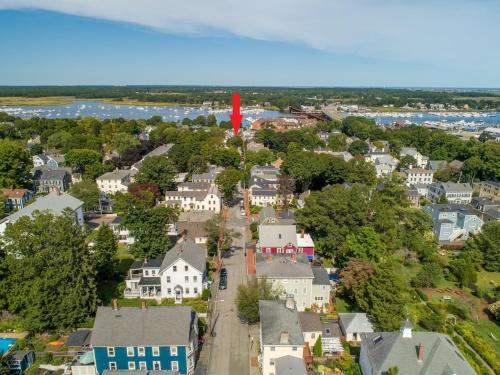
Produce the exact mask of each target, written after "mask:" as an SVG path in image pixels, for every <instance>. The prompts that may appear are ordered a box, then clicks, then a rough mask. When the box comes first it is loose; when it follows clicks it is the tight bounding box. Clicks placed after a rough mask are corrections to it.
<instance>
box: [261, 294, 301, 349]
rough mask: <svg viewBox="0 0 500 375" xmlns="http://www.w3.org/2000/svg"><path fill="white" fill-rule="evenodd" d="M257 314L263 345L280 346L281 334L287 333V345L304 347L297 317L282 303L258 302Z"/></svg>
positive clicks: (295, 313)
mask: <svg viewBox="0 0 500 375" xmlns="http://www.w3.org/2000/svg"><path fill="white" fill-rule="evenodd" d="M259 314H260V327H261V333H262V344H263V345H280V337H281V333H282V332H288V337H289V338H288V344H287V345H297V346H302V345H304V337H303V336H302V329H301V328H300V321H299V315H298V313H297V311H296V310H295V309H294V310H291V309H288V308H287V307H286V306H285V302H284V301H280V300H278V301H259ZM281 345H283V344H281Z"/></svg>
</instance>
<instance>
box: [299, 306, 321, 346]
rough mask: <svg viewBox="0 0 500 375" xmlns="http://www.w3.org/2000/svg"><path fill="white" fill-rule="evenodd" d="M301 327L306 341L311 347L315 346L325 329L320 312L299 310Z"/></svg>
mask: <svg viewBox="0 0 500 375" xmlns="http://www.w3.org/2000/svg"><path fill="white" fill-rule="evenodd" d="M299 319H300V328H301V329H302V335H303V336H304V342H305V343H308V344H309V348H311V350H312V348H313V347H314V344H316V341H317V340H318V338H319V336H321V333H322V331H323V326H322V324H321V320H320V318H319V314H317V313H314V312H311V311H303V312H299Z"/></svg>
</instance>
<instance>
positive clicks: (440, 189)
mask: <svg viewBox="0 0 500 375" xmlns="http://www.w3.org/2000/svg"><path fill="white" fill-rule="evenodd" d="M472 191H473V189H472V186H471V185H470V184H463V183H455V182H435V183H432V184H430V185H429V198H430V199H432V200H433V201H434V202H439V199H440V198H441V197H442V196H445V197H446V199H447V200H448V202H449V203H455V204H468V203H470V202H471V200H472Z"/></svg>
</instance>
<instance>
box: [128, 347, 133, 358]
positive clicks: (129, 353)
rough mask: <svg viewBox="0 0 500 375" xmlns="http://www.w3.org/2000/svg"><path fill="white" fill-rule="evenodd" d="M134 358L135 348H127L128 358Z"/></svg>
mask: <svg viewBox="0 0 500 375" xmlns="http://www.w3.org/2000/svg"><path fill="white" fill-rule="evenodd" d="M133 356H134V347H133V346H127V357H133Z"/></svg>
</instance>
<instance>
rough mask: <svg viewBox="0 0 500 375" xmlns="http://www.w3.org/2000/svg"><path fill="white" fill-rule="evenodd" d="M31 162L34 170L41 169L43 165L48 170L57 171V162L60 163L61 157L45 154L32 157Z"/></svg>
mask: <svg viewBox="0 0 500 375" xmlns="http://www.w3.org/2000/svg"><path fill="white" fill-rule="evenodd" d="M58 159H59V160H58ZM32 160H33V166H34V167H35V168H39V167H43V166H44V165H46V166H47V168H49V169H57V168H59V161H61V160H62V159H61V157H59V158H58V157H53V156H51V155H47V154H39V155H34V156H33V157H32Z"/></svg>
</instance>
